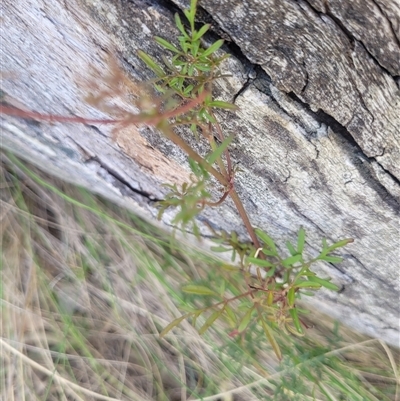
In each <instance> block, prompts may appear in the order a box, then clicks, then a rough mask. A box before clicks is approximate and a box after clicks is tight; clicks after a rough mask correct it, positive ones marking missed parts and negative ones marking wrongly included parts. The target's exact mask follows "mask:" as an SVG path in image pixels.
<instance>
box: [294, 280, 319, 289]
mask: <svg viewBox="0 0 400 401" xmlns="http://www.w3.org/2000/svg"><path fill="white" fill-rule="evenodd" d="M294 286H295V287H296V288H321V284H318V283H316V282H315V281H306V280H296V281H295V283H294Z"/></svg>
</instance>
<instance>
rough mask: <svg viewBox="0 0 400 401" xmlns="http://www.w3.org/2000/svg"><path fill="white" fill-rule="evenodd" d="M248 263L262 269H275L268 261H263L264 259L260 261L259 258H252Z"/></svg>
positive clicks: (249, 258) (248, 259)
mask: <svg viewBox="0 0 400 401" xmlns="http://www.w3.org/2000/svg"><path fill="white" fill-rule="evenodd" d="M247 262H248V263H251V264H253V265H256V266H261V267H274V264H272V263H271V262H268V261H267V260H263V259H259V258H252V257H250V256H249V257H248V258H247Z"/></svg>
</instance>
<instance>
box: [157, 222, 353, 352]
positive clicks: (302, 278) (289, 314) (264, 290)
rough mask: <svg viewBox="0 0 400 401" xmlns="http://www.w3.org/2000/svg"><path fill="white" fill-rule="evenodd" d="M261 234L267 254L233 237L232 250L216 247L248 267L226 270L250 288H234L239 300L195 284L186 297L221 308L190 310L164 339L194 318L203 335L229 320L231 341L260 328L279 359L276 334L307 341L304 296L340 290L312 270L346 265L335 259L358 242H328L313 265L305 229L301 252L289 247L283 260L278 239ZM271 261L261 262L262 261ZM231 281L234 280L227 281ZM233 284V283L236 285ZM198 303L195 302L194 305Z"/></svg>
mask: <svg viewBox="0 0 400 401" xmlns="http://www.w3.org/2000/svg"><path fill="white" fill-rule="evenodd" d="M256 233H257V235H258V237H259V238H260V240H261V241H262V248H259V249H257V250H256V249H255V248H254V246H252V245H250V244H248V243H240V241H239V240H238V239H237V235H236V234H232V236H231V237H227V236H226V235H225V237H224V240H225V243H226V245H228V243H229V244H230V245H231V247H230V248H228V247H227V246H220V247H215V248H213V250H214V251H215V252H227V251H232V253H233V254H235V252H238V249H239V250H240V252H241V254H239V256H240V258H241V260H242V261H243V263H242V264H241V268H240V269H238V268H236V267H234V266H230V265H226V264H225V265H223V267H222V268H223V269H225V270H226V269H227V268H228V270H230V271H231V272H235V271H238V270H240V271H241V273H242V278H244V281H245V283H246V287H245V288H243V285H242V284H240V283H239V282H236V283H234V284H233V288H235V289H236V290H238V291H236V292H237V295H234V296H232V297H228V296H227V294H226V291H225V288H226V285H220V286H219V288H214V287H213V286H212V285H209V286H207V285H204V284H203V285H198V284H197V283H192V284H188V285H185V286H184V287H183V288H182V291H183V292H184V293H187V294H192V295H196V296H201V297H212V299H213V300H215V299H216V300H217V302H215V303H213V304H212V305H209V306H206V307H201V308H197V309H190V308H188V309H187V311H188V313H186V314H185V315H184V316H181V317H180V318H178V319H176V320H174V321H173V322H171V323H170V324H169V325H168V326H167V327H166V328H165V329H164V330H163V331H162V332H161V336H164V335H165V334H167V333H168V332H169V331H170V330H171V329H173V328H174V327H175V326H176V325H178V324H179V323H180V322H181V321H182V320H183V319H187V318H191V319H192V323H193V325H194V326H196V323H197V320H198V318H199V317H200V316H202V315H207V318H206V319H205V320H204V321H203V322H202V324H201V326H200V328H199V333H201V334H202V333H204V332H206V331H207V330H208V329H209V328H210V327H211V326H212V324H213V323H214V322H215V321H216V320H217V319H220V318H223V319H224V320H225V321H226V322H227V323H228V324H229V325H230V326H231V328H232V332H231V335H232V336H235V335H242V334H243V333H244V332H245V331H247V330H252V326H254V325H256V324H257V325H260V326H261V327H262V328H263V330H264V333H265V336H266V338H267V339H268V341H269V342H270V344H271V346H272V348H273V349H274V351H275V353H276V355H277V357H278V358H279V359H281V358H282V354H281V351H280V348H279V345H278V342H277V340H276V338H275V335H276V334H275V332H284V333H286V334H289V333H290V334H293V335H296V336H303V335H304V329H305V328H306V325H305V323H304V322H303V321H302V319H301V314H304V313H306V311H305V310H302V309H300V308H298V307H297V306H296V302H297V300H299V299H301V296H312V295H314V293H315V291H317V290H319V289H320V288H322V287H325V288H327V289H329V290H334V291H337V290H339V288H338V287H337V286H336V285H335V284H334V283H332V282H331V280H330V279H326V278H321V277H318V275H317V274H316V273H315V272H313V271H312V270H311V269H310V267H311V265H312V264H314V263H315V262H317V261H319V260H335V261H336V262H338V261H340V260H341V258H340V257H338V256H334V255H332V253H333V252H334V251H335V250H337V249H338V248H340V247H343V246H345V245H347V244H348V243H350V242H352V241H353V240H352V239H345V240H341V241H338V242H336V243H334V244H332V245H330V246H328V244H327V241H326V240H325V239H324V240H323V241H322V249H321V251H320V253H319V254H318V255H317V256H316V257H314V258H311V259H307V258H306V257H305V256H304V248H305V243H306V235H305V230H304V229H303V228H301V229H300V230H299V232H298V236H297V244H296V246H294V245H292V244H291V243H290V242H287V244H286V245H287V249H288V251H289V255H286V256H284V257H282V256H281V254H280V252H279V250H278V247H277V245H276V244H275V242H274V241H273V239H272V238H271V237H270V236H269V235H268V234H267V233H265V232H264V231H262V230H260V229H256ZM261 254H263V255H264V256H267V258H265V259H261V258H260V255H261ZM227 281H229V280H227ZM231 284H232V283H231ZM192 301H193V303H195V302H194V301H195V299H193V300H192Z"/></svg>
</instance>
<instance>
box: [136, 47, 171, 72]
mask: <svg viewBox="0 0 400 401" xmlns="http://www.w3.org/2000/svg"><path fill="white" fill-rule="evenodd" d="M137 54H138V56H139V58H140V59H141V60H142V61H143V62H144V63H145V64H146V65H147V67H149V68H150V69H151V70H153V71H154V72H155V73H156V75H157V76H158V77H164V76H165V72H164V70H163V69H162V68H161V67H160V66H159V65H158V64H157V63H156V62H155V61H154V60H153V59H152V58H151V57H150V56H149V55H148V54H147V53H145V52H144V51H142V50H138V52H137Z"/></svg>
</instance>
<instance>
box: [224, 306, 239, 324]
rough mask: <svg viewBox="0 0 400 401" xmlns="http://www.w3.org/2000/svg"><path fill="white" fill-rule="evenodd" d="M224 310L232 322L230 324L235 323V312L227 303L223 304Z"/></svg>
mask: <svg viewBox="0 0 400 401" xmlns="http://www.w3.org/2000/svg"><path fill="white" fill-rule="evenodd" d="M225 312H226V315H227V316H228V318H229V320H230V321H231V322H232V326H234V325H236V324H237V318H236V315H235V312H234V311H233V309H232V308H231V307H230V306H229V305H225Z"/></svg>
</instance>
